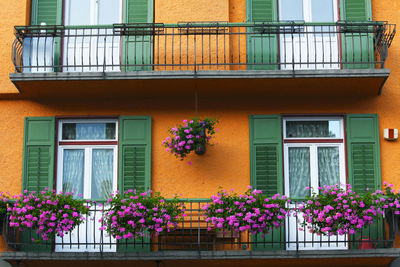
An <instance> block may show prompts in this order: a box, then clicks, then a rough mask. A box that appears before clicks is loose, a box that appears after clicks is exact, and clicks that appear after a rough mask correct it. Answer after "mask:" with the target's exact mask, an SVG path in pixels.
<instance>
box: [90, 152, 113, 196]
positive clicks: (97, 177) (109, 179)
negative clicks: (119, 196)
mask: <svg viewBox="0 0 400 267" xmlns="http://www.w3.org/2000/svg"><path fill="white" fill-rule="evenodd" d="M113 162H114V151H113V150H112V149H93V154H92V198H93V199H106V198H108V197H110V196H111V193H112V190H113V166H114V164H113Z"/></svg>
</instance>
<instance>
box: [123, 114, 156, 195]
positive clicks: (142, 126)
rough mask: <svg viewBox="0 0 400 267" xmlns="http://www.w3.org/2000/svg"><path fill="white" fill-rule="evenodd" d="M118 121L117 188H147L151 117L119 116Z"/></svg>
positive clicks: (149, 185)
mask: <svg viewBox="0 0 400 267" xmlns="http://www.w3.org/2000/svg"><path fill="white" fill-rule="evenodd" d="M119 123H120V128H119V129H120V132H119V190H120V191H121V192H124V191H126V190H128V189H137V190H142V191H145V190H149V189H150V187H151V184H150V177H151V176H150V171H151V168H150V160H151V158H150V154H151V118H150V117H148V116H121V117H120V122H119Z"/></svg>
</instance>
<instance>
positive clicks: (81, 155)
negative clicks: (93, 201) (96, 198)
mask: <svg viewBox="0 0 400 267" xmlns="http://www.w3.org/2000/svg"><path fill="white" fill-rule="evenodd" d="M63 158H64V159H63V185H62V190H63V192H74V197H75V198H82V195H83V176H84V163H85V151H84V150H83V149H65V150H64V155H63ZM79 194H80V196H79Z"/></svg>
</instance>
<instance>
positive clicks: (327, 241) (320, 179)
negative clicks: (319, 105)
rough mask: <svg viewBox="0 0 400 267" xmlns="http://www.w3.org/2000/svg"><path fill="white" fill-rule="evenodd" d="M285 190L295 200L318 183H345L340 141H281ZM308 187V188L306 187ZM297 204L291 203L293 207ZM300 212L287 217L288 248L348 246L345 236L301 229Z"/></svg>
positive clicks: (304, 195) (302, 198)
mask: <svg viewBox="0 0 400 267" xmlns="http://www.w3.org/2000/svg"><path fill="white" fill-rule="evenodd" d="M284 160H285V193H286V194H287V195H288V196H289V197H291V198H292V199H293V200H294V202H296V200H297V201H301V200H304V199H305V197H306V196H309V195H310V194H311V193H312V192H313V191H314V192H317V191H318V187H323V186H324V185H334V184H342V185H343V186H344V185H345V183H346V176H345V162H344V144H343V143H337V144H336V143H287V144H285V145H284ZM307 187H309V188H311V190H307V189H306V188H307ZM295 206H296V204H291V207H293V208H294V207H295ZM302 221H303V217H302V214H301V213H297V215H292V216H290V217H289V218H288V220H287V221H286V227H287V231H286V240H287V241H288V242H287V244H288V245H287V249H288V250H295V249H297V246H299V249H302V250H307V249H347V244H346V243H345V241H346V236H330V237H325V236H319V235H316V234H311V233H309V232H308V230H307V229H304V231H300V230H299V227H300V223H301V222H302Z"/></svg>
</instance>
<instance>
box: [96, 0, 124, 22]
mask: <svg viewBox="0 0 400 267" xmlns="http://www.w3.org/2000/svg"><path fill="white" fill-rule="evenodd" d="M98 3H99V21H98V23H99V24H113V23H120V22H121V14H120V1H116V0H98Z"/></svg>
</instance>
